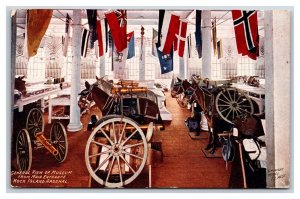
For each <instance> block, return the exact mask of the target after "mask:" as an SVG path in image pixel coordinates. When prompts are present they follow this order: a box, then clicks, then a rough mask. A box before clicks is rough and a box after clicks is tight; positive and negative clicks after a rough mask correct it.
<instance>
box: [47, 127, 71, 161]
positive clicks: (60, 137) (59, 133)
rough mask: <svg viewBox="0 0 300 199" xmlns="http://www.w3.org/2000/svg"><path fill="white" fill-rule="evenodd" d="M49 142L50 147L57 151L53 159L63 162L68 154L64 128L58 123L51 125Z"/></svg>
mask: <svg viewBox="0 0 300 199" xmlns="http://www.w3.org/2000/svg"><path fill="white" fill-rule="evenodd" d="M50 140H51V143H52V145H53V146H54V147H55V148H56V149H57V151H58V154H57V155H56V156H55V159H56V160H57V161H58V162H63V161H64V160H65V159H66V157H67V154H68V139H67V133H66V130H65V127H64V126H63V125H62V124H61V123H60V122H56V123H54V124H53V125H52V127H51V131H50Z"/></svg>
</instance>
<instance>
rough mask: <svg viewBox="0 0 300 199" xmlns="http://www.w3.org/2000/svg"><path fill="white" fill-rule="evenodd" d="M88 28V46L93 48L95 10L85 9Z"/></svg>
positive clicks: (95, 33)
mask: <svg viewBox="0 0 300 199" xmlns="http://www.w3.org/2000/svg"><path fill="white" fill-rule="evenodd" d="M86 14H87V19H88V24H89V29H90V45H89V48H90V49H92V48H94V42H95V41H96V40H97V31H96V24H97V10H86Z"/></svg>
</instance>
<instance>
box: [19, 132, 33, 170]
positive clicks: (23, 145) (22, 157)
mask: <svg viewBox="0 0 300 199" xmlns="http://www.w3.org/2000/svg"><path fill="white" fill-rule="evenodd" d="M16 156H17V167H18V170H19V171H28V170H30V168H31V162H32V147H31V141H30V137H29V133H28V131H27V130H26V129H22V130H21V131H20V132H19V134H18V136H17V143H16Z"/></svg>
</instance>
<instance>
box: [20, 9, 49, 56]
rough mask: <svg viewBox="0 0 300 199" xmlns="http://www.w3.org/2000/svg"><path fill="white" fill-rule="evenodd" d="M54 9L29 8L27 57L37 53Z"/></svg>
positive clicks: (26, 30)
mask: <svg viewBox="0 0 300 199" xmlns="http://www.w3.org/2000/svg"><path fill="white" fill-rule="evenodd" d="M52 13H53V10H43V9H33V10H28V11H27V15H26V27H25V44H26V46H25V47H26V48H25V54H24V55H25V57H27V58H30V57H32V56H34V55H36V53H37V51H38V48H39V46H40V43H41V40H42V39H43V37H44V35H45V33H46V30H47V28H48V26H49V23H50V20H51V18H52Z"/></svg>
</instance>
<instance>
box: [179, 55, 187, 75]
mask: <svg viewBox="0 0 300 199" xmlns="http://www.w3.org/2000/svg"><path fill="white" fill-rule="evenodd" d="M185 77H186V75H185V64H184V58H183V57H182V58H181V57H179V78H180V79H185Z"/></svg>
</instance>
